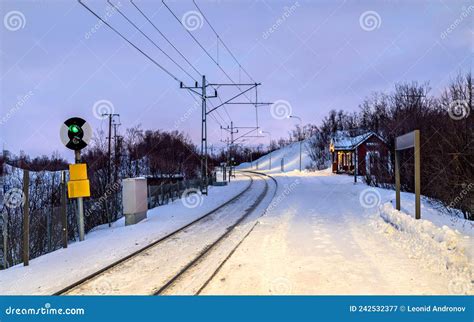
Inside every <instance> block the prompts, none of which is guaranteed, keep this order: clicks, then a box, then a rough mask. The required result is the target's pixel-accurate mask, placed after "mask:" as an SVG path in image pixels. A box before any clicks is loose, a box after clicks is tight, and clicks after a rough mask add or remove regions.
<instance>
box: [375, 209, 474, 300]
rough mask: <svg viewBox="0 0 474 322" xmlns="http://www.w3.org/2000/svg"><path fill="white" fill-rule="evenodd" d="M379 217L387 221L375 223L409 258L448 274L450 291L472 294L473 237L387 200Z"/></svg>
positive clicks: (473, 274) (473, 289)
mask: <svg viewBox="0 0 474 322" xmlns="http://www.w3.org/2000/svg"><path fill="white" fill-rule="evenodd" d="M380 217H381V218H382V219H383V221H384V222H385V223H386V225H383V224H381V223H378V225H377V227H378V228H381V229H382V231H383V232H384V233H385V234H387V235H388V236H390V237H391V238H393V239H394V242H395V243H398V244H399V245H400V246H402V247H403V248H405V249H406V250H407V251H408V256H409V257H410V258H417V259H422V260H423V261H422V262H423V263H425V264H426V266H428V267H431V268H432V269H435V270H439V271H441V272H444V273H445V274H447V275H448V276H449V278H450V281H451V282H450V285H449V288H450V291H451V293H454V294H472V292H473V291H474V288H473V284H472V281H473V278H474V270H473V268H474V265H473V241H472V238H470V237H469V236H465V235H462V234H461V233H459V232H458V231H456V230H453V229H451V228H449V227H448V226H446V225H443V226H441V227H439V226H436V225H435V224H433V223H432V222H431V221H428V220H424V219H420V220H416V219H414V218H413V217H412V216H410V215H408V214H406V213H404V212H401V211H398V210H396V209H394V208H393V206H392V205H391V204H390V203H386V204H384V205H382V206H381V207H380Z"/></svg>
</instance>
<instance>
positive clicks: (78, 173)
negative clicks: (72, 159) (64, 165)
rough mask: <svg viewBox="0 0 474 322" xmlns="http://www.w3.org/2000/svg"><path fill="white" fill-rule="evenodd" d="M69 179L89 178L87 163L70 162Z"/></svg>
mask: <svg viewBox="0 0 474 322" xmlns="http://www.w3.org/2000/svg"><path fill="white" fill-rule="evenodd" d="M69 180H71V181H76V180H87V165H86V164H85V163H76V164H70V165H69Z"/></svg>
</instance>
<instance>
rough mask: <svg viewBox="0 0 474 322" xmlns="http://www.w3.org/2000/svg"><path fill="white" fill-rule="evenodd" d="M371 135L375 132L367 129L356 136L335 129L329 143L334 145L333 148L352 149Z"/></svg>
mask: <svg viewBox="0 0 474 322" xmlns="http://www.w3.org/2000/svg"><path fill="white" fill-rule="evenodd" d="M372 135H376V134H375V133H374V132H371V131H369V132H366V133H364V134H360V135H357V136H350V135H349V133H348V132H347V131H337V132H336V134H335V136H334V137H333V138H332V139H331V145H332V146H333V147H334V150H353V149H355V147H356V146H358V145H359V144H361V143H362V142H364V141H365V140H367V139H368V138H369V137H371V136H372Z"/></svg>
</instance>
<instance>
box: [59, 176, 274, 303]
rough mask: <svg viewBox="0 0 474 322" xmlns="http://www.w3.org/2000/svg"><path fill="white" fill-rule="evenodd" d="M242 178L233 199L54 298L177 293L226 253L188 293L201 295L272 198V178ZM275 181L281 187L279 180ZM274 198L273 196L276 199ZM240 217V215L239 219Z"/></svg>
mask: <svg viewBox="0 0 474 322" xmlns="http://www.w3.org/2000/svg"><path fill="white" fill-rule="evenodd" d="M243 174H244V175H247V176H249V177H250V183H249V185H248V186H247V187H246V188H245V189H244V190H243V191H242V192H241V193H239V194H238V195H237V196H235V197H234V198H232V199H231V200H229V201H227V202H226V203H224V204H222V205H221V206H219V207H216V208H215V209H213V210H212V211H210V212H208V213H206V214H205V215H203V216H201V217H199V218H197V219H196V220H194V221H193V222H191V223H189V224H188V225H186V226H184V227H182V228H180V229H178V230H176V231H174V232H172V233H170V234H168V235H166V236H164V237H163V238H160V239H158V240H157V241H155V242H153V243H151V244H150V245H147V246H146V247H143V248H141V249H139V250H138V251H136V252H134V253H132V254H130V255H128V256H126V257H125V258H122V259H120V260H118V261H116V262H114V263H112V264H110V265H108V266H106V267H104V268H102V269H100V270H98V271H97V272H95V273H93V274H90V275H89V276H87V277H85V278H83V279H81V280H79V281H77V282H75V283H73V284H71V285H69V286H68V287H65V288H63V289H62V290H60V291H58V292H56V293H55V295H66V294H68V295H74V294H146V295H153V294H155V295H159V294H173V291H175V290H176V289H177V287H176V286H177V285H180V284H182V283H183V282H184V280H185V279H186V278H187V277H189V275H190V272H195V271H196V269H197V268H199V267H203V266H206V265H204V262H205V261H206V260H207V259H209V258H212V257H215V256H214V253H222V251H224V250H225V249H226V251H225V256H222V254H220V256H219V258H220V259H219V260H218V262H217V267H216V261H215V260H216V259H215V258H214V261H213V265H211V266H212V267H213V269H214V268H215V269H214V271H209V269H208V272H206V274H199V276H200V280H201V281H200V282H198V284H196V283H197V282H196V279H194V284H196V286H195V287H194V288H193V289H192V291H189V290H187V291H185V292H184V293H190V294H199V292H200V291H201V290H202V289H203V288H204V287H205V285H207V283H208V282H209V280H210V279H211V278H212V277H213V276H214V275H215V273H216V272H217V271H218V270H219V269H220V267H222V265H223V263H224V262H225V261H226V260H227V259H228V257H230V255H231V253H233V251H235V249H236V248H237V247H238V245H240V242H241V241H242V239H243V238H245V237H246V236H247V235H248V234H249V233H250V231H251V229H253V227H254V226H255V224H256V222H253V226H252V227H251V228H250V230H248V229H247V230H246V231H245V235H244V236H242V234H237V233H236V232H241V231H242V230H241V229H239V228H242V227H244V224H246V223H247V222H248V221H249V219H250V218H253V217H255V216H257V218H258V217H259V216H260V214H255V210H256V209H257V208H258V207H262V205H261V203H262V201H263V200H264V199H266V197H268V196H267V193H268V190H269V185H268V182H267V180H265V179H263V178H264V176H266V177H270V176H268V175H264V174H260V173H255V172H247V173H243ZM255 178H259V179H262V180H255ZM270 178H271V179H272V180H274V179H273V178H272V177H270ZM274 182H275V183H276V181H275V180H274ZM275 191H276V188H275ZM255 192H258V193H255ZM273 196H274V194H273V195H272V196H271V198H273ZM270 200H271V199H270ZM237 213H238V214H239V216H236V214H237ZM262 213H263V211H262ZM236 238H240V239H239V240H236ZM231 241H233V243H232V244H231V245H230V246H229V245H226V243H229V242H231ZM236 241H237V242H236ZM224 245H225V247H224ZM229 247H230V248H229ZM178 290H179V288H178Z"/></svg>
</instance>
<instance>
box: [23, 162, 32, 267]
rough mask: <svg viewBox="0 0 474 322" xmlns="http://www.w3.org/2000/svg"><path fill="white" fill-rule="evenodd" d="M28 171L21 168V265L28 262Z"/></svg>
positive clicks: (26, 264) (25, 264)
mask: <svg viewBox="0 0 474 322" xmlns="http://www.w3.org/2000/svg"><path fill="white" fill-rule="evenodd" d="M29 187H30V171H28V170H23V197H24V200H25V203H24V205H23V265H24V266H28V265H29V264H30V196H29V190H30V189H29Z"/></svg>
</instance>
